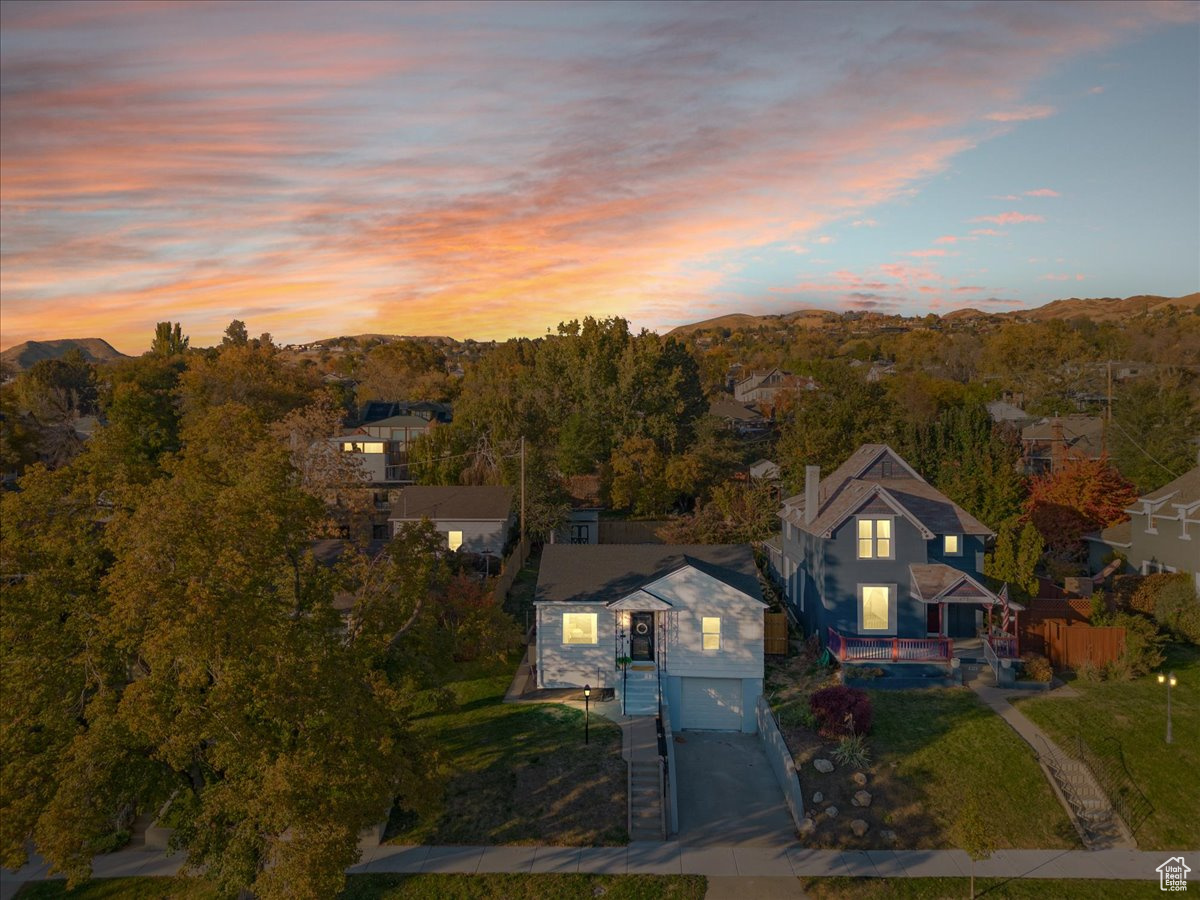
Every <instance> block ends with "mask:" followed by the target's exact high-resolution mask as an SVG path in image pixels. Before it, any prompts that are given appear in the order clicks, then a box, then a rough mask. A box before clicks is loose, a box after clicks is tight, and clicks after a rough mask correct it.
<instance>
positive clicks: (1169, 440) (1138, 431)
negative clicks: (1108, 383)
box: [1107, 371, 1200, 494]
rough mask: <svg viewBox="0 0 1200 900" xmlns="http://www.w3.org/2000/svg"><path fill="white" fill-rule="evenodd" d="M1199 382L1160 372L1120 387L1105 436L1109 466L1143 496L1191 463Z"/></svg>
mask: <svg viewBox="0 0 1200 900" xmlns="http://www.w3.org/2000/svg"><path fill="white" fill-rule="evenodd" d="M1197 434H1200V383H1198V382H1197V381H1196V379H1195V378H1194V377H1192V376H1191V375H1189V374H1187V373H1185V372H1183V371H1176V372H1162V373H1160V374H1159V375H1157V376H1155V377H1152V378H1139V379H1135V380H1133V381H1131V382H1129V383H1128V384H1125V385H1122V386H1121V387H1120V388H1119V389H1118V390H1117V394H1116V397H1115V398H1114V406H1113V420H1112V422H1111V423H1110V425H1109V427H1108V430H1107V436H1108V440H1109V446H1110V447H1111V449H1112V461H1113V464H1114V465H1115V466H1116V467H1117V468H1118V469H1120V471H1121V474H1122V475H1124V476H1125V477H1126V478H1128V479H1129V480H1130V481H1132V482H1133V483H1134V484H1135V485H1137V488H1138V491H1139V492H1140V493H1142V494H1148V493H1150V492H1151V491H1154V490H1157V489H1158V488H1160V487H1162V486H1163V485H1164V484H1166V483H1167V482H1168V481H1173V480H1174V479H1175V478H1177V477H1178V476H1179V475H1181V474H1183V473H1184V472H1186V471H1187V470H1188V469H1191V468H1192V467H1194V466H1195V465H1196V444H1195V438H1196V435H1197Z"/></svg>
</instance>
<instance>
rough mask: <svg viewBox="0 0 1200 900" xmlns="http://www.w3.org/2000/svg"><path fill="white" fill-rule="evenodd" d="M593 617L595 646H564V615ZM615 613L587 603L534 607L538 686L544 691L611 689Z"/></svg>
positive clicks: (540, 604)
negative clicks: (535, 614) (580, 688)
mask: <svg viewBox="0 0 1200 900" xmlns="http://www.w3.org/2000/svg"><path fill="white" fill-rule="evenodd" d="M568 612H570V613H595V614H596V639H597V642H596V643H595V644H564V643H563V642H562V623H563V613H568ZM613 616H614V613H613V611H612V610H611V609H608V608H607V607H606V606H603V605H593V604H588V603H539V604H537V623H538V628H537V656H538V660H537V666H538V686H539V687H544V688H566V687H583V685H585V684H590V685H591V686H592V687H594V688H596V687H614V686H615V682H616V658H615V654H614V638H613V630H614V629H613V625H614V619H613Z"/></svg>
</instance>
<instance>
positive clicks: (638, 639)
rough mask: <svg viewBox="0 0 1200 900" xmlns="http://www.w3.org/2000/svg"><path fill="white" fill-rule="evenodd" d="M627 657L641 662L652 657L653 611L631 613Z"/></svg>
mask: <svg viewBox="0 0 1200 900" xmlns="http://www.w3.org/2000/svg"><path fill="white" fill-rule="evenodd" d="M629 658H630V659H632V660H635V661H639V660H640V661H643V662H644V661H647V660H652V659H654V613H652V612H635V613H634V614H633V621H632V623H631V624H630V636H629Z"/></svg>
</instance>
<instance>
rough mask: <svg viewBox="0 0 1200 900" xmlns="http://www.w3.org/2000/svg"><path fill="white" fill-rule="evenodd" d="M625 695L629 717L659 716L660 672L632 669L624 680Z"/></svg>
mask: <svg viewBox="0 0 1200 900" xmlns="http://www.w3.org/2000/svg"><path fill="white" fill-rule="evenodd" d="M624 686H625V687H624V689H625V695H624V697H623V701H624V709H625V715H627V716H657V715H658V672H657V670H655V669H653V668H650V669H649V670H646V669H641V668H639V669H635V668H633V667H630V669H629V671H627V672H626V673H625V678H624Z"/></svg>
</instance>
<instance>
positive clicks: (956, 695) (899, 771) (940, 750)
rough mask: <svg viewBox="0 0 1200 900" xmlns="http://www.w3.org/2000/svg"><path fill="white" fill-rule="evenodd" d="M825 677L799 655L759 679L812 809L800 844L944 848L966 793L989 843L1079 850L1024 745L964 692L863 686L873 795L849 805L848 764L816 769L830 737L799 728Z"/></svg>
mask: <svg viewBox="0 0 1200 900" xmlns="http://www.w3.org/2000/svg"><path fill="white" fill-rule="evenodd" d="M789 676H790V677H789ZM830 681H831V675H830V673H829V672H828V671H827V670H825V669H823V668H821V667H819V666H817V665H815V664H814V663H813V662H811V661H810V660H809V659H808V658H807V657H806V655H805V654H800V655H798V656H795V657H792V658H790V659H789V660H788V661H787V663H786V664H780V665H777V666H775V667H773V668H772V670H771V672H770V673H769V675H768V692H769V696H771V698H772V705H773V707H774V709H775V713H776V717H777V718H778V720H779V723H780V728H781V730H782V731H783V734H784V737H785V739H786V740H787V742H788V747H789V749H790V750H791V751H792V756H793V757H794V758H795V761H796V768H797V771H798V773H799V776H800V784H801V785H802V786H803V788H804V793H805V806H806V809H808V810H811V811H813V812H815V813H817V815H816V819H815V821H816V823H817V829H816V831H815V832H814V833H813V834H812V835H811V836H809V837H808V838H807V839H806V840H805V843H806V844H808V845H809V846H814V847H827V848H847V849H866V848H870V847H895V848H899V849H917V850H923V849H935V848H946V847H953V846H954V841H953V839H952V838H951V836H950V830H951V827H952V825H953V824H954V820H955V818H956V816H958V815H959V811H960V810H961V809H962V808H963V806H964V802H965V801H966V799H967V798H968V797H971V796H974V797H975V799H976V801H977V803H978V807H979V809H982V810H986V811H987V817H988V824H989V827H990V828H991V829H992V831H993V834H994V836H995V839H996V844H997V847H998V848H1001V849H1003V848H1011V847H1037V848H1046V849H1053V848H1058V847H1064V848H1074V847H1077V846H1078V841H1077V838H1076V836H1075V831H1074V829H1073V827H1072V826H1071V822H1070V820H1069V819H1068V818H1067V814H1066V812H1065V811H1064V810H1063V808H1062V807H1061V806H1060V805H1059V803H1058V800H1057V798H1056V797H1055V795H1054V792H1053V790H1052V789H1051V788H1050V786H1049V784H1047V783H1046V779H1045V777H1044V776H1043V774H1042V770H1041V768H1040V767H1039V766H1038V764H1037V760H1036V758H1035V756H1034V753H1033V751H1032V749H1031V748H1030V747H1029V746H1028V745H1027V744H1025V742H1024V741H1022V740H1021V739H1020V738H1019V737H1018V736H1017V735H1016V734H1015V733H1014V732H1013V731H1012V729H1010V728H1009V727H1008V725H1006V724H1005V723H1004V721H1003V720H1002V719H1000V717H999V716H997V715H996V714H995V713H993V712H992V711H991V710H990V709H988V708H987V707H986V706H985V705H984V704H983V703H982V702H981V701H980V700H979V699H978V698H977V697H976V696H975V694H974V693H972V692H971V691H970V690H968V689H965V688H926V689H923V690H913V691H869V692H868V693H869V695H870V697H871V703H872V706H873V708H874V711H875V722H874V725H873V727H872V729H871V732H870V734H869V735H868V736H867V744H868V747H869V749H870V752H871V764H870V765H869V766H868V767H866V768H865V769H863V773H864V774H865V775H866V776H867V784H866V785H865V788H866V790H867V791H868V792H869V793H870V794H871V797H872V799H871V805H870V806H869V807H867V808H860V807H855V806H852V805H851V799H852V797H853V795H854V793H855V792H856V791H858V790H860V787H859V785H857V784H855V783H854V782H853V781H852V780H851V776H852V774H853V770H851V769H847V768H845V767H843V766H838V767H837V768H835V769H834V771H833V772H831V773H829V774H821V773H819V772H818V771H817V770H816V769H815V768H814V767H813V765H812V762H813V760H815V759H822V758H823V759H828V760H831V761H832V760H833V756H832V755H831V751H832V750H833V748H834V747H835V746H836V742H834V741H828V740H826V739H824V738H822V737H820V736H819V735H817V734H816V733H815V732H814V731H812V730H811V729H810V728H809V727H808V726H807V725H806V724H805V718H806V711H807V706H808V695H809V694H810V693H811V692H812V691H813V690H815V689H817V688H819V687H822V686H824V685H825V684H827V683H829V682H830ZM816 791H819V792H820V793H822V794H823V795H824V798H823V800H822V801H821V802H820V803H813V802H812V796H813V793H814V792H816ZM830 805H833V806H835V807H836V808H837V811H838V815H837V816H836V817H830V816H828V815H827V814H826V813H825V810H826V808H827V807H829V806H830ZM854 819H863V820H864V821H866V822H867V824H868V825H869V828H870V830H868V831H867V832H866V834H865V835H863V836H862V837H855V835H854V834H853V832H852V831H851V829H850V823H851V822H852V821H853V820H854ZM884 830H890V831H893V832H895V839H894V842H893V841H887V840H885V839H884V836H883V835H881V832H882V831H884Z"/></svg>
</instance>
